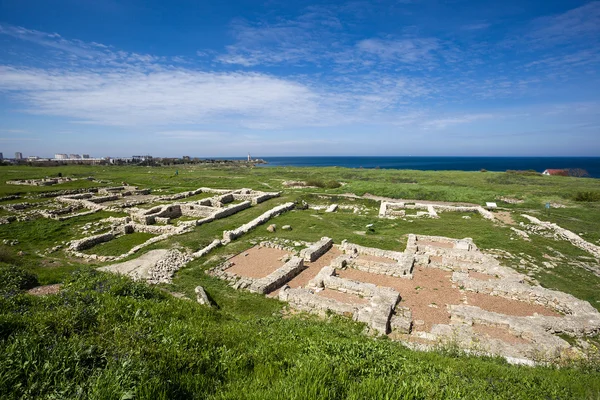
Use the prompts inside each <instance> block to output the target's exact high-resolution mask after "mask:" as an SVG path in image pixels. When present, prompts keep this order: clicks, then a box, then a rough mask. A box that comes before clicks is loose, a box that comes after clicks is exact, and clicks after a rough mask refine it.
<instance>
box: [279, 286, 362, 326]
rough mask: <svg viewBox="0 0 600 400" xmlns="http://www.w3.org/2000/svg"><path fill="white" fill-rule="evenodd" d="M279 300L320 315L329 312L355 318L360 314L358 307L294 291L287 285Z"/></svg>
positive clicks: (310, 292)
mask: <svg viewBox="0 0 600 400" xmlns="http://www.w3.org/2000/svg"><path fill="white" fill-rule="evenodd" d="M279 300H281V301H285V302H287V303H289V304H290V305H291V306H293V307H294V308H296V309H298V310H301V311H308V312H311V313H317V314H320V315H323V316H325V315H327V312H328V311H331V312H334V313H336V314H340V315H344V316H346V317H350V318H353V317H354V315H355V314H356V313H357V312H358V308H359V307H358V305H352V304H347V303H342V302H340V301H337V300H334V299H329V298H326V297H319V296H316V295H315V294H314V293H313V292H312V291H310V290H308V289H302V288H296V289H292V288H290V287H289V286H287V285H285V286H284V287H282V288H281V290H280V291H279Z"/></svg>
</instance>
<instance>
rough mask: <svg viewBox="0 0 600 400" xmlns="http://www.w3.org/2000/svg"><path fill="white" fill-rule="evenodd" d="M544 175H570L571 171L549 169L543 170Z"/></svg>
mask: <svg viewBox="0 0 600 400" xmlns="http://www.w3.org/2000/svg"><path fill="white" fill-rule="evenodd" d="M542 175H553V176H569V171H567V170H566V169H547V170H545V171H544V172H542Z"/></svg>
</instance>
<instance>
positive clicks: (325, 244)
mask: <svg viewBox="0 0 600 400" xmlns="http://www.w3.org/2000/svg"><path fill="white" fill-rule="evenodd" d="M331 246H333V239H331V238H328V237H322V238H321V240H319V241H318V242H316V243H313V244H312V245H310V246H309V247H308V248H306V249H303V250H302V251H300V257H302V258H304V261H306V262H313V261H316V260H317V259H318V258H319V257H321V256H322V255H323V254H325V253H327V251H329V249H330V248H331Z"/></svg>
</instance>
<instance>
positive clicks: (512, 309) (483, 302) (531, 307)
mask: <svg viewBox="0 0 600 400" xmlns="http://www.w3.org/2000/svg"><path fill="white" fill-rule="evenodd" d="M466 296H467V303H466V304H468V305H470V306H476V307H479V308H481V309H484V310H487V311H493V312H497V313H500V314H506V315H514V316H517V317H528V316H531V315H533V314H535V313H537V314H540V315H546V316H549V317H560V314H559V313H557V312H556V311H553V310H551V309H549V308H546V307H544V306H540V305H537V304H529V303H525V302H523V301H516V300H510V299H505V298H504V297H499V296H488V295H487V294H482V293H474V292H466Z"/></svg>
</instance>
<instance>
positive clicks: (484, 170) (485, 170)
mask: <svg viewBox="0 0 600 400" xmlns="http://www.w3.org/2000/svg"><path fill="white" fill-rule="evenodd" d="M479 172H488V170H487V169H485V168H481V169H480V170H479Z"/></svg>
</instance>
